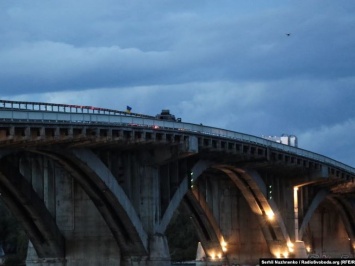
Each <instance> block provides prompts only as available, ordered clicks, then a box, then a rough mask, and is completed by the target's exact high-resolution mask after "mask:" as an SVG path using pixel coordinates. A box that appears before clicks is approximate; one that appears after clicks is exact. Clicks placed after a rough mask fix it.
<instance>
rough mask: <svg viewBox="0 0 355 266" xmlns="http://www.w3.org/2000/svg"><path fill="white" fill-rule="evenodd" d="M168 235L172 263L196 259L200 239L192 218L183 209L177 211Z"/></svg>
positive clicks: (168, 229) (167, 232)
mask: <svg viewBox="0 0 355 266" xmlns="http://www.w3.org/2000/svg"><path fill="white" fill-rule="evenodd" d="M166 235H167V238H168V243H169V250H170V256H171V260H172V261H189V260H195V259H196V251H197V244H198V241H199V240H198V237H197V233H196V229H195V227H194V225H193V223H192V220H191V218H190V214H188V213H186V212H185V211H184V210H183V209H182V208H179V209H178V210H176V211H175V213H174V216H173V219H172V221H171V222H170V224H169V226H168V228H167V231H166Z"/></svg>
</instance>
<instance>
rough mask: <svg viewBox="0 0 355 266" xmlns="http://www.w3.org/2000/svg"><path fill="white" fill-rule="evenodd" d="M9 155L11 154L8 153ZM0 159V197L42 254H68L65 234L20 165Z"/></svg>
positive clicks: (61, 255)
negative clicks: (16, 165) (21, 171)
mask: <svg viewBox="0 0 355 266" xmlns="http://www.w3.org/2000/svg"><path fill="white" fill-rule="evenodd" d="M7 155H8V154H7ZM2 157H3V158H1V159H0V193H1V197H0V198H1V199H2V200H3V201H4V203H5V204H6V205H7V206H8V207H9V209H10V211H11V212H12V213H13V215H14V216H15V217H16V218H17V219H18V220H19V222H20V223H21V224H22V226H23V228H24V229H25V231H26V233H27V235H28V237H29V239H30V241H31V243H32V245H33V246H34V247H35V249H36V251H37V255H38V257H39V258H55V259H59V260H63V259H64V257H65V244H64V238H63V236H62V234H61V232H60V230H59V228H58V226H57V224H56V223H55V221H54V219H53V217H52V215H51V213H50V212H49V211H48V209H47V208H46V206H45V204H44V202H43V200H42V198H40V197H39V196H38V194H37V193H36V191H35V190H34V189H33V188H32V185H31V184H30V183H29V182H28V180H27V179H26V177H25V176H24V175H22V174H21V173H20V171H19V169H18V168H17V167H15V166H14V165H12V164H11V163H10V162H8V161H6V160H7V158H6V156H2Z"/></svg>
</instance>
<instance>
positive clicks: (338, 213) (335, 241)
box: [299, 189, 355, 256]
mask: <svg viewBox="0 0 355 266" xmlns="http://www.w3.org/2000/svg"><path fill="white" fill-rule="evenodd" d="M352 202H353V199H352V198H351V197H350V198H348V197H344V196H343V195H339V194H331V193H330V191H328V190H324V189H323V190H320V191H319V192H318V193H317V194H316V196H315V197H314V199H313V201H312V203H311V205H310V207H309V208H308V211H307V213H306V215H305V217H304V219H303V221H302V226H301V227H300V231H299V233H300V234H299V235H300V239H302V240H303V241H305V243H306V246H307V247H308V249H309V252H311V253H316V254H320V255H322V254H324V253H331V252H332V249H335V247H336V248H337V249H339V248H340V250H343V251H344V252H345V251H346V250H348V252H349V253H350V255H351V256H354V250H355V226H354V225H355V215H354V207H353V206H352V204H353V203H352ZM325 214H327V216H326V217H324V216H325ZM326 218H327V220H326ZM332 220H336V221H338V220H339V221H340V223H339V222H336V223H335V224H336V227H334V226H331V227H330V228H331V229H332V230H331V231H332V232H329V231H327V229H324V228H323V227H325V228H328V227H327V226H326V225H325V224H330V223H334V221H332ZM315 224H320V225H315ZM319 228H321V229H319ZM324 231H326V235H324V234H325V232H324ZM333 231H334V232H333ZM319 242H320V243H319ZM324 255H327V254H324ZM346 255H347V256H349V254H344V256H346Z"/></svg>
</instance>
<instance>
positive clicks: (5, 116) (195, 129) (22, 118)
mask: <svg viewBox="0 0 355 266" xmlns="http://www.w3.org/2000/svg"><path fill="white" fill-rule="evenodd" d="M0 121H4V122H5V121H12V122H27V123H31V122H32V123H38V122H40V123H70V124H81V125H82V124H83V123H87V124H101V125H113V126H130V127H142V128H144V127H145V128H153V129H156V130H158V129H164V130H176V131H184V132H186V133H192V134H198V135H208V136H218V137H223V138H226V139H231V140H238V141H241V142H249V143H254V144H257V145H262V146H266V147H270V148H273V149H277V150H280V151H283V152H287V153H291V154H295V155H298V156H302V157H305V158H308V159H312V160H314V161H318V162H321V163H324V164H327V165H331V166H333V167H336V168H339V169H343V170H345V171H347V172H349V173H352V174H355V168H353V167H350V166H348V165H346V164H343V163H341V162H339V161H336V160H333V159H331V158H329V157H326V156H323V155H320V154H317V153H314V152H310V151H307V150H304V149H301V148H296V147H293V146H288V145H285V144H281V143H277V142H274V141H272V140H267V139H264V138H261V137H256V136H252V135H248V134H244V133H239V132H235V131H231V130H226V129H220V128H215V127H209V126H204V125H198V124H191V123H182V122H175V121H165V120H157V119H154V117H150V116H144V117H143V116H138V115H137V116H129V115H126V114H121V115H120V114H118V113H115V114H104V113H78V112H58V111H57V112H56V111H50V112H48V111H43V110H22V109H20V108H17V109H16V108H15V109H9V108H6V107H5V108H4V107H2V108H0Z"/></svg>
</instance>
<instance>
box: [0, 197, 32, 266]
mask: <svg viewBox="0 0 355 266" xmlns="http://www.w3.org/2000/svg"><path fill="white" fill-rule="evenodd" d="M27 247H28V237H27V235H26V233H25V232H24V230H23V229H22V227H21V225H20V223H19V222H18V221H17V220H16V219H15V218H14V217H13V215H12V214H11V212H10V211H9V210H8V208H7V207H6V206H5V204H4V203H3V201H1V200H0V248H2V250H3V251H4V253H5V255H6V258H7V259H6V261H5V265H24V264H23V262H24V261H25V259H26V253H27Z"/></svg>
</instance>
